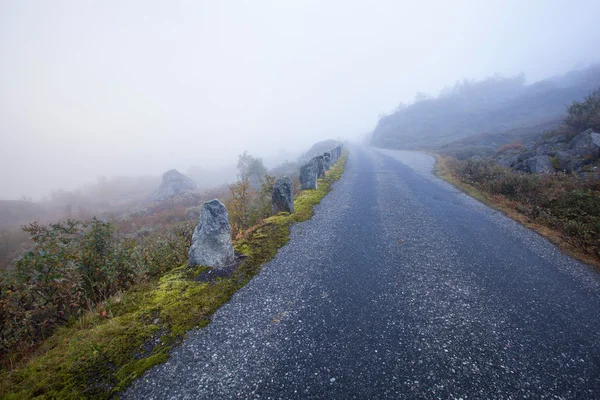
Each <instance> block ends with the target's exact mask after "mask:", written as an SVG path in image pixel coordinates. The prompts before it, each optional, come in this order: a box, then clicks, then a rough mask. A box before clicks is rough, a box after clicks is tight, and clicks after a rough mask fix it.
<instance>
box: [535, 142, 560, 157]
mask: <svg viewBox="0 0 600 400" xmlns="http://www.w3.org/2000/svg"><path fill="white" fill-rule="evenodd" d="M566 148H567V143H565V142H562V143H560V142H559V143H540V144H539V146H538V147H536V149H535V153H536V154H537V155H538V156H541V155H544V154H545V155H549V156H550V157H554V156H555V155H556V153H558V152H559V151H562V150H564V149H566Z"/></svg>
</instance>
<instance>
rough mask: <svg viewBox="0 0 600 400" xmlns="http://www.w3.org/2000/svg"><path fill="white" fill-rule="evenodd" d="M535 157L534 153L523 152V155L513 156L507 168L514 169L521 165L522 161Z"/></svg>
mask: <svg viewBox="0 0 600 400" xmlns="http://www.w3.org/2000/svg"><path fill="white" fill-rule="evenodd" d="M533 156H535V151H525V152H523V153H519V154H517V155H515V156H513V157H512V158H511V159H510V160H509V161H508V166H509V167H513V168H516V166H517V165H518V164H520V163H522V162H523V161H525V160H527V159H529V158H531V157H533Z"/></svg>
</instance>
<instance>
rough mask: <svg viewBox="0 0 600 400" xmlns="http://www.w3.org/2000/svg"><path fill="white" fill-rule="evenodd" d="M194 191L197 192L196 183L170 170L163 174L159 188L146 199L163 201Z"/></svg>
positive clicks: (174, 170)
mask: <svg viewBox="0 0 600 400" xmlns="http://www.w3.org/2000/svg"><path fill="white" fill-rule="evenodd" d="M196 190H198V185H196V182H194V181H193V180H191V179H190V178H188V177H187V176H185V175H183V174H182V173H181V172H179V171H177V170H176V169H172V170H169V171H167V172H165V173H164V174H163V176H162V182H161V184H160V186H159V187H158V188H157V189H156V190H154V191H153V192H152V193H151V194H150V196H149V197H148V199H149V200H150V201H165V200H169V199H171V198H173V197H176V196H180V195H183V194H185V193H189V192H194V191H196Z"/></svg>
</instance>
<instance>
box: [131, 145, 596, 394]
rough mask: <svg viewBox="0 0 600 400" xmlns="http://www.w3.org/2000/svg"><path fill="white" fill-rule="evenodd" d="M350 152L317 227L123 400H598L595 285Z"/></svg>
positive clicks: (406, 166) (483, 217) (302, 230)
mask: <svg viewBox="0 0 600 400" xmlns="http://www.w3.org/2000/svg"><path fill="white" fill-rule="evenodd" d="M433 163H434V160H433V158H432V157H430V156H428V155H425V154H422V153H412V152H400V151H383V150H381V151H380V150H375V149H370V148H364V147H351V148H350V156H349V159H348V163H347V165H346V171H345V173H344V175H343V177H342V179H341V180H340V181H339V182H337V183H336V184H335V186H334V191H333V192H331V193H330V194H329V195H327V197H325V199H323V201H322V202H321V204H320V205H319V206H317V207H316V214H315V216H314V218H313V219H311V220H310V221H306V222H304V223H301V224H297V225H295V226H294V227H293V229H292V235H291V240H290V242H289V243H288V244H287V245H286V246H285V247H283V248H282V249H280V251H279V253H278V254H277V256H276V257H275V258H274V259H273V260H272V261H271V262H270V263H268V264H267V265H265V267H264V269H263V270H262V271H261V273H259V274H258V275H257V276H256V277H255V278H254V279H253V280H252V281H251V282H250V283H249V284H248V285H247V286H246V287H244V288H243V289H242V290H240V291H239V292H238V293H237V294H236V295H235V296H234V297H233V299H232V300H231V301H230V302H229V303H227V304H225V305H224V306H223V307H222V308H221V309H220V310H219V311H218V312H217V313H216V314H215V315H214V318H213V321H212V323H211V324H210V325H209V326H208V327H206V328H204V329H201V330H196V331H192V332H190V333H189V335H188V338H187V339H186V340H185V342H184V343H183V344H182V345H181V346H179V347H178V348H176V349H175V350H174V351H173V353H172V355H171V357H170V359H169V361H168V362H167V363H165V364H162V365H159V366H156V367H155V368H153V369H152V370H151V371H149V373H147V374H146V375H144V376H143V377H142V378H140V379H139V380H138V381H137V382H136V383H135V384H134V385H132V387H131V388H130V389H129V390H128V391H127V392H126V393H124V395H123V397H124V398H126V399H233V398H242V399H245V398H252V399H254V398H256V399H258V398H260V399H296V398H298V399H300V398H316V399H386V398H389V399H399V398H400V399H402V398H407V399H413V398H425V399H437V398H441V399H450V398H456V399H459V398H462V399H491V398H497V399H521V398H531V399H540V398H552V399H563V398H564V399H571V398H572V399H575V398H577V399H586V398H590V399H591V398H600V275H599V273H598V272H597V270H594V269H593V268H591V267H589V266H587V265H585V264H582V263H579V262H577V261H574V260H573V259H571V258H569V257H567V256H565V255H562V254H561V253H560V251H559V250H558V249H557V248H556V247H555V246H554V245H552V244H550V243H549V242H548V241H546V240H545V239H543V238H541V237H540V236H538V235H537V234H535V233H533V232H531V231H529V230H528V229H526V228H524V227H522V226H520V225H519V224H517V223H516V222H514V221H512V220H510V219H508V218H506V217H505V216H503V215H502V214H500V213H498V212H496V211H493V210H491V209H489V208H488V207H486V206H484V205H482V204H481V203H479V202H477V201H475V200H473V199H471V198H470V197H468V196H466V195H464V194H462V193H460V192H458V191H457V190H456V189H455V188H453V187H452V186H451V185H449V184H447V183H445V182H442V181H440V180H439V179H437V178H435V177H433V176H432V175H431V169H432V167H433Z"/></svg>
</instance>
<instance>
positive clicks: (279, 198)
mask: <svg viewBox="0 0 600 400" xmlns="http://www.w3.org/2000/svg"><path fill="white" fill-rule="evenodd" d="M271 203H272V205H273V212H274V213H279V212H289V213H290V214H293V213H294V190H293V186H292V180H291V179H290V178H289V177H288V176H282V177H279V178H277V180H276V181H275V184H274V185H273V195H272V196H271Z"/></svg>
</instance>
